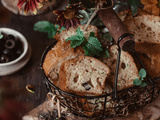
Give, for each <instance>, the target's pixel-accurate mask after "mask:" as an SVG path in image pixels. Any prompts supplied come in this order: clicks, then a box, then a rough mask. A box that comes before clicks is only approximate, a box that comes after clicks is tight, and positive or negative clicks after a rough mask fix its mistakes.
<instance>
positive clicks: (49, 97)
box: [47, 92, 61, 118]
mask: <svg viewBox="0 0 160 120" xmlns="http://www.w3.org/2000/svg"><path fill="white" fill-rule="evenodd" d="M51 96H52V97H51ZM47 97H48V99H50V100H51V101H52V103H53V105H54V103H55V102H56V101H55V99H57V109H58V118H61V106H60V100H59V99H58V97H57V95H55V94H53V93H51V92H49V93H48V94H47Z"/></svg>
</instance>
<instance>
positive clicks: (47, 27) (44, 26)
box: [34, 21, 59, 39]
mask: <svg viewBox="0 0 160 120" xmlns="http://www.w3.org/2000/svg"><path fill="white" fill-rule="evenodd" d="M58 28H59V26H57V25H53V24H52V23H50V22H48V21H39V22H37V23H36V24H35V25H34V30H35V31H39V32H45V33H48V37H49V38H50V39H51V38H53V37H54V36H55V35H56V33H57V31H58Z"/></svg>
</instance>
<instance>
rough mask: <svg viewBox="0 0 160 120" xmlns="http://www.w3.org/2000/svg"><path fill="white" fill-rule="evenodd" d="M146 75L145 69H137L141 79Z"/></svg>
mask: <svg viewBox="0 0 160 120" xmlns="http://www.w3.org/2000/svg"><path fill="white" fill-rule="evenodd" d="M146 75H147V73H146V70H145V69H143V68H142V69H141V70H140V71H139V76H140V78H141V80H143V78H144V77H146Z"/></svg>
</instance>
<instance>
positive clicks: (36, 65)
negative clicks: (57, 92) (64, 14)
mask: <svg viewBox="0 0 160 120" xmlns="http://www.w3.org/2000/svg"><path fill="white" fill-rule="evenodd" d="M65 5H66V0H61V5H59V6H58V8H57V9H60V8H63V7H64V6H65ZM55 17H56V16H55V15H54V14H53V12H52V11H50V12H47V13H44V14H41V15H37V16H29V17H26V16H20V15H15V14H13V13H11V12H10V11H8V9H6V8H5V7H3V6H2V4H1V1H0V27H7V28H12V29H15V30H17V31H19V32H21V33H22V34H23V35H24V36H25V37H26V39H27V41H28V43H29V44H30V45H31V49H32V55H31V59H30V61H29V62H28V63H27V65H26V66H25V67H24V68H22V69H21V70H20V71H18V72H16V73H14V74H12V75H8V76H0V83H1V82H2V81H10V82H12V86H13V88H14V89H17V90H20V91H23V94H22V95H17V100H18V101H21V102H23V103H27V104H28V105H27V111H29V110H31V109H33V108H35V107H37V106H38V105H40V104H41V103H42V102H44V101H45V99H46V94H47V90H46V88H45V85H44V83H43V79H42V75H41V71H40V59H41V55H42V53H43V51H44V50H45V48H46V47H47V46H48V45H49V44H51V43H52V42H53V41H54V40H53V39H49V38H48V37H47V34H45V33H40V32H35V31H34V30H33V26H34V24H35V23H36V22H38V21H39V20H48V21H50V22H53V19H54V18H55ZM28 84H30V85H33V86H34V87H35V93H34V94H32V93H29V92H28V91H27V90H26V89H25V87H26V85H28Z"/></svg>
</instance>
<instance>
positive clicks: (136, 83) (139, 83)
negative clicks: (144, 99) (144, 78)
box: [133, 78, 142, 86]
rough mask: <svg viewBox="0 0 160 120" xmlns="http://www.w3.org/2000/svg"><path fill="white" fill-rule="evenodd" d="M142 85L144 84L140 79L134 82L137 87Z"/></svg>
mask: <svg viewBox="0 0 160 120" xmlns="http://www.w3.org/2000/svg"><path fill="white" fill-rule="evenodd" d="M141 83H142V82H141V81H140V79H139V78H136V79H135V80H134V81H133V84H134V85H136V86H138V85H141Z"/></svg>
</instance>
